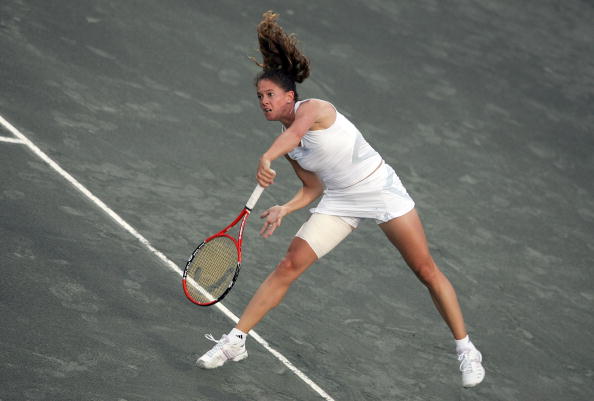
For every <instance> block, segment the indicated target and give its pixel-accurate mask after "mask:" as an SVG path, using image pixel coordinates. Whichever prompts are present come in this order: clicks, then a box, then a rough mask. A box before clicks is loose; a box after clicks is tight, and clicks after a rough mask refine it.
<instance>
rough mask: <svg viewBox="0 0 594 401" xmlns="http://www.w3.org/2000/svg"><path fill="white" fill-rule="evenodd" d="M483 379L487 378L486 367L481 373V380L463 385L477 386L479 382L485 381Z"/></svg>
mask: <svg viewBox="0 0 594 401" xmlns="http://www.w3.org/2000/svg"><path fill="white" fill-rule="evenodd" d="M483 380H485V370H484V369H483V373H482V375H481V378H480V380H478V381H475V382H472V383H466V384H464V383H463V384H462V386H463V387H464V388H472V387H475V386H478V385H479V384H481V383H482V382H483Z"/></svg>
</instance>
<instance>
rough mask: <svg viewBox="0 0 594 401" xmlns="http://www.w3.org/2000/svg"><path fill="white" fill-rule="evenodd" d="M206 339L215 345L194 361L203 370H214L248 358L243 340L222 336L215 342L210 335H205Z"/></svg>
mask: <svg viewBox="0 0 594 401" xmlns="http://www.w3.org/2000/svg"><path fill="white" fill-rule="evenodd" d="M205 337H206V338H207V339H209V340H210V341H213V342H215V343H217V344H216V345H215V346H214V347H212V349H211V350H210V351H208V352H207V353H206V354H204V355H202V356H201V357H200V358H198V360H197V361H196V365H198V366H200V367H201V368H204V369H214V368H218V367H219V366H223V364H224V363H225V362H227V361H233V362H239V361H241V360H242V359H245V358H247V357H248V353H247V350H246V349H245V340H244V341H242V340H241V339H239V338H234V337H233V336H228V335H227V334H223V336H222V337H221V339H220V340H215V338H214V337H213V336H212V334H207V335H205Z"/></svg>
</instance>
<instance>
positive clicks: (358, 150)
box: [288, 99, 382, 189]
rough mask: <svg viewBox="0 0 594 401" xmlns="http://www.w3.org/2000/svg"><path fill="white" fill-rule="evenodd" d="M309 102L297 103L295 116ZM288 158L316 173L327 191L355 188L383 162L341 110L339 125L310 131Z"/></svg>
mask: <svg viewBox="0 0 594 401" xmlns="http://www.w3.org/2000/svg"><path fill="white" fill-rule="evenodd" d="M308 100H310V99H307V100H302V101H299V102H297V103H295V112H297V109H298V108H299V106H300V105H301V103H303V102H307V101H308ZM332 107H334V105H332ZM334 109H335V110H336V107H335V108H334ZM288 155H289V157H290V158H291V159H293V160H295V161H297V163H299V165H300V166H301V167H303V168H304V169H305V170H309V171H312V172H314V173H316V174H317V175H318V176H319V177H320V179H321V180H322V182H323V183H324V186H325V187H326V188H327V189H341V188H346V187H349V186H351V185H354V184H356V183H358V182H359V181H361V180H363V179H364V178H366V177H367V176H368V175H369V174H371V173H372V172H373V171H374V170H375V169H376V168H377V167H378V166H379V164H380V163H381V162H382V157H381V156H380V155H379V153H377V152H376V151H375V149H373V148H372V147H371V145H369V143H367V141H366V140H365V138H363V135H361V132H359V130H358V129H357V127H355V126H354V125H353V123H351V122H350V121H349V120H348V119H347V118H346V117H345V116H343V115H342V114H340V113H339V112H338V110H336V121H334V123H333V124H332V125H331V126H330V127H328V128H326V129H322V130H316V131H308V132H307V133H306V134H305V136H303V138H302V139H301V146H297V147H296V148H295V149H293V150H292V151H291V152H289V154H288Z"/></svg>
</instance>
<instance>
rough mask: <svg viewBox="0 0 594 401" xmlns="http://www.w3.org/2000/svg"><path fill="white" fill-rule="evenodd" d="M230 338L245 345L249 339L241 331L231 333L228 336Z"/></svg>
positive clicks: (235, 330)
mask: <svg viewBox="0 0 594 401" xmlns="http://www.w3.org/2000/svg"><path fill="white" fill-rule="evenodd" d="M228 336H229V337H232V338H238V339H240V340H241V342H244V343H245V339H246V338H247V336H248V335H247V333H244V332H243V331H241V330H239V329H235V328H234V329H233V330H231V331H230V332H229V334H228Z"/></svg>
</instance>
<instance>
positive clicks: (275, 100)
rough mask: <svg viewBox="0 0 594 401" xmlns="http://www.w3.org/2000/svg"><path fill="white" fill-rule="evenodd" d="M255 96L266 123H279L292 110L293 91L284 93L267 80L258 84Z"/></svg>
mask: <svg viewBox="0 0 594 401" xmlns="http://www.w3.org/2000/svg"><path fill="white" fill-rule="evenodd" d="M257 95H258V100H259V101H260V108H261V109H262V112H263V113H264V117H266V119H267V120H268V121H279V120H281V119H283V117H284V116H286V115H287V114H290V113H291V111H292V110H293V97H294V93H293V91H285V90H284V89H283V88H281V87H280V86H278V85H277V84H276V83H274V82H272V81H270V80H268V79H261V80H260V81H259V82H258V85H257Z"/></svg>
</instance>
